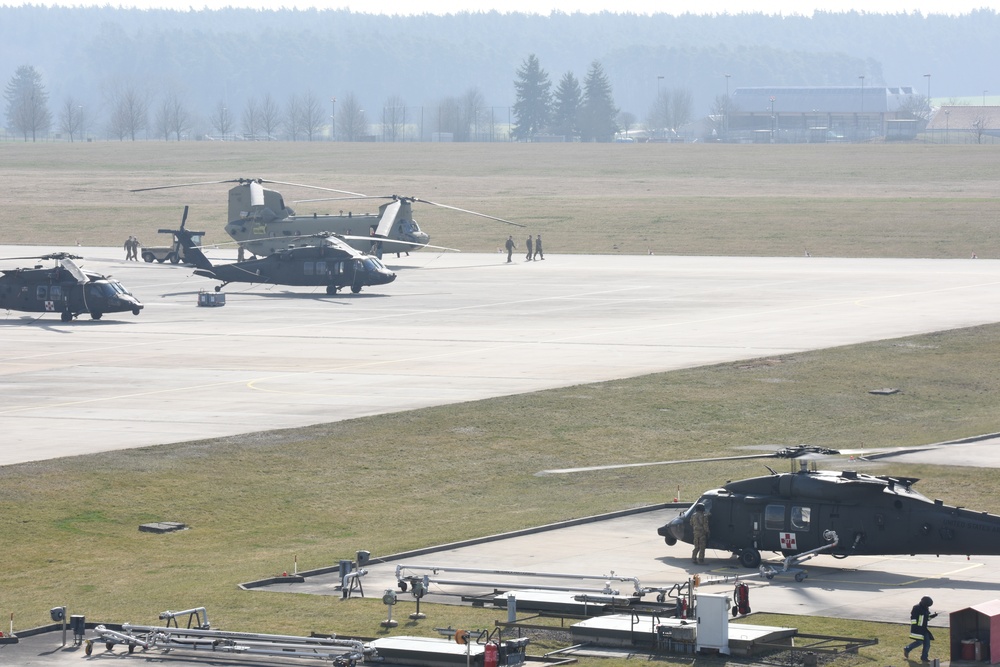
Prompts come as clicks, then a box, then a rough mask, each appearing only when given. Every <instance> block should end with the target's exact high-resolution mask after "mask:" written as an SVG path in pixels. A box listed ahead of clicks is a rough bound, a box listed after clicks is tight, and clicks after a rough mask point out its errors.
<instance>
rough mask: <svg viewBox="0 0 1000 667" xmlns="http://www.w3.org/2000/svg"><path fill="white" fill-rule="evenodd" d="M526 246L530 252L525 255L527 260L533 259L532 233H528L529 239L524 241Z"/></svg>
mask: <svg viewBox="0 0 1000 667" xmlns="http://www.w3.org/2000/svg"><path fill="white" fill-rule="evenodd" d="M524 245H525V247H527V248H528V254H527V255H525V256H524V259H525V260H526V261H530V260H531V234H528V240H527V241H525V242H524Z"/></svg>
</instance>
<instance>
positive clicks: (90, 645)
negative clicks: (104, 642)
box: [83, 639, 94, 655]
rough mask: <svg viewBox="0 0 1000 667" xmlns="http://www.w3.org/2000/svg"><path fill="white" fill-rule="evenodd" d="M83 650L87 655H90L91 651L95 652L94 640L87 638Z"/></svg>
mask: <svg viewBox="0 0 1000 667" xmlns="http://www.w3.org/2000/svg"><path fill="white" fill-rule="evenodd" d="M83 652H84V653H86V654H87V655H90V654H91V653H93V652H94V642H92V641H90V640H89V639H88V640H87V646H86V647H85V648H84V649H83Z"/></svg>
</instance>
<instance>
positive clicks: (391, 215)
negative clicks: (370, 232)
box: [375, 199, 403, 237]
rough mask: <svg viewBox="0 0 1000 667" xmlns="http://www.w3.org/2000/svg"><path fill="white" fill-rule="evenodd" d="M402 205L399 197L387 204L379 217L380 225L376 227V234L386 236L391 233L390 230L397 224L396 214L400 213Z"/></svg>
mask: <svg viewBox="0 0 1000 667" xmlns="http://www.w3.org/2000/svg"><path fill="white" fill-rule="evenodd" d="M402 205H403V202H401V201H399V200H398V199H397V200H395V201H394V202H392V203H390V204H386V205H385V210H384V211H382V217H381V218H379V219H378V227H376V228H375V236H381V237H386V236H388V235H389V230H390V229H392V226H393V225H394V224H396V215H397V214H398V213H399V207H400V206H402Z"/></svg>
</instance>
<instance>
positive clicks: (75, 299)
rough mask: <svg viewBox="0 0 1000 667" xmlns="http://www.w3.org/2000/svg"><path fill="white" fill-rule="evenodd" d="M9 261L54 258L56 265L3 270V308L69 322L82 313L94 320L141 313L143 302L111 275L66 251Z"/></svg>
mask: <svg viewBox="0 0 1000 667" xmlns="http://www.w3.org/2000/svg"><path fill="white" fill-rule="evenodd" d="M7 259H10V260H24V259H42V260H53V261H54V262H55V264H54V266H52V267H50V268H44V267H43V266H41V265H36V266H35V267H33V268H30V269H3V270H2V273H3V275H2V276H0V308H5V309H7V310H18V311H23V312H27V313H59V314H60V317H61V318H62V321H63V322H69V321H70V320H72V319H73V318H74V317H77V316H79V315H81V314H83V313H90V317H91V318H92V319H95V320H99V319H101V317H102V316H104V314H105V313H124V312H130V311H131V313H132V314H133V315H138V314H139V311H141V310H142V303H140V302H139V300H138V299H136V298H135V297H134V296H132V293H131V292H129V291H128V290H127V289H125V287H123V286H122V284H121V283H120V282H118V281H117V280H112V279H111V277H110V276H102V275H101V274H99V273H94V272H93V271H84V270H83V269H81V268H80V267H78V266H77V265H76V264H74V263H73V260H74V259H81V258H80V257H78V256H76V255H71V254H69V253H65V252H54V253H51V254H48V255H40V256H35V257H10V258H7Z"/></svg>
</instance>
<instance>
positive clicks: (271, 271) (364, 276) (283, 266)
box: [178, 230, 396, 294]
mask: <svg viewBox="0 0 1000 667" xmlns="http://www.w3.org/2000/svg"><path fill="white" fill-rule="evenodd" d="M178 238H180V240H181V242H182V243H183V244H184V247H185V249H186V250H187V253H188V257H189V258H190V259H191V261H193V262H194V264H195V266H196V267H197V268H196V269H195V274H197V275H199V276H204V277H206V278H212V279H214V280H220V281H222V283H223V284H228V283H257V284H262V283H266V284H273V285H291V286H294V287H325V288H326V292H327V294H334V293H336V292H337V291H338V290H341V289H343V288H350V290H351V291H352V292H354V293H355V294H357V293H358V292H360V291H361V288H363V287H369V286H372V285H386V284H388V283H391V282H392V281H394V280H395V279H396V274H395V273H393V272H392V271H390V270H389V269H387V268H386V267H385V265H384V264H382V262H380V261H379V260H378V259H377V258H375V257H371V256H368V255H363V254H361V253H359V252H357V251H356V250H354V249H353V248H351V247H349V246H347V245H346V244H344V243H343V242H342V241H339V240H337V239H324V240H322V242H321V243H320V244H319V245H306V246H300V247H294V248H286V249H285V250H281V251H279V252H276V253H274V254H272V255H268V256H267V257H262V258H260V259H251V260H247V261H244V262H235V263H232V264H218V265H213V264H212V263H211V262H210V261H209V260H208V258H206V257H205V255H204V253H202V252H201V250H200V249H198V248H197V247H195V246H194V245H193V244H192V243H191V240H190V239H189V238H188V235H187V232H185V231H183V230H179V233H178ZM221 288H222V285H220V286H218V287H216V288H215V289H216V291H219V290H220V289H221Z"/></svg>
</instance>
